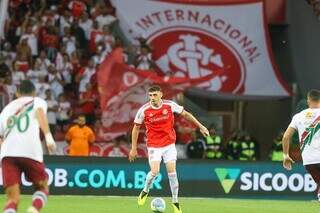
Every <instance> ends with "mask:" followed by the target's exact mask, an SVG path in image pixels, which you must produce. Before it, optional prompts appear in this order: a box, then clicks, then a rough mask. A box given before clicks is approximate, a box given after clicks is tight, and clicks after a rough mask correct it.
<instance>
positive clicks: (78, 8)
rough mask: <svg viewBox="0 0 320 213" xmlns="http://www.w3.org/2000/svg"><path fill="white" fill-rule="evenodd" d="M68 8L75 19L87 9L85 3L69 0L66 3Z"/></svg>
mask: <svg viewBox="0 0 320 213" xmlns="http://www.w3.org/2000/svg"><path fill="white" fill-rule="evenodd" d="M68 9H69V10H71V14H72V16H73V17H74V18H75V19H79V18H80V16H81V15H82V14H83V13H84V12H85V11H86V10H87V5H86V4H85V3H84V2H83V1H79V0H71V1H70V3H69V4H68Z"/></svg>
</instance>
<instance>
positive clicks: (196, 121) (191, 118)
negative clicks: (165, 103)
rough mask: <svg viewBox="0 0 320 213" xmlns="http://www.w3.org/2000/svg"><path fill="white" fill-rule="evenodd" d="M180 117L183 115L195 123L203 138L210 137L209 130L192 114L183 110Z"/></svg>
mask: <svg viewBox="0 0 320 213" xmlns="http://www.w3.org/2000/svg"><path fill="white" fill-rule="evenodd" d="M180 115H182V116H183V117H185V118H186V119H187V120H189V121H191V122H192V123H194V124H195V125H196V126H197V127H198V128H199V129H200V132H201V133H202V135H203V136H205V137H206V136H209V131H208V129H207V128H206V127H205V126H204V125H202V124H201V123H200V122H199V121H198V120H197V119H196V118H195V117H194V116H193V115H192V114H191V113H190V112H188V111H186V110H183V111H182V112H181V113H180Z"/></svg>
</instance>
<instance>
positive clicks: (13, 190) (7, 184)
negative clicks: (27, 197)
mask: <svg viewBox="0 0 320 213" xmlns="http://www.w3.org/2000/svg"><path fill="white" fill-rule="evenodd" d="M1 164H2V179H3V187H4V188H5V193H6V194H7V201H6V204H5V207H4V210H3V211H4V213H16V212H17V208H18V205H19V201H20V182H21V173H22V171H21V170H20V168H19V166H18V165H17V164H16V160H15V159H14V158H11V157H5V158H3V159H2V161H1Z"/></svg>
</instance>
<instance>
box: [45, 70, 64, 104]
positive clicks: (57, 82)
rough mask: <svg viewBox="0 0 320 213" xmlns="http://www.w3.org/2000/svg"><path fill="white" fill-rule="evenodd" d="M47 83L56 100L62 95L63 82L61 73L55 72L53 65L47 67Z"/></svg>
mask: <svg viewBox="0 0 320 213" xmlns="http://www.w3.org/2000/svg"><path fill="white" fill-rule="evenodd" d="M48 82H49V84H50V87H51V89H52V92H53V95H54V97H56V98H58V97H59V95H60V94H62V93H63V86H64V81H63V77H62V75H61V73H59V72H57V70H56V68H55V67H54V66H53V65H51V66H49V74H48Z"/></svg>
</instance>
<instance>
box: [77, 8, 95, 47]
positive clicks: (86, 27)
mask: <svg viewBox="0 0 320 213" xmlns="http://www.w3.org/2000/svg"><path fill="white" fill-rule="evenodd" d="M92 25H93V22H92V20H91V19H89V16H88V13H86V12H84V13H83V14H82V15H81V18H80V22H79V26H80V27H81V28H82V29H83V31H84V32H85V36H86V39H87V40H88V41H89V39H90V32H91V29H92Z"/></svg>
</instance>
